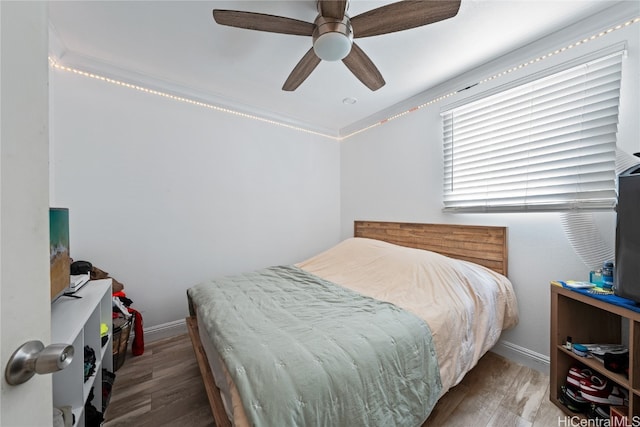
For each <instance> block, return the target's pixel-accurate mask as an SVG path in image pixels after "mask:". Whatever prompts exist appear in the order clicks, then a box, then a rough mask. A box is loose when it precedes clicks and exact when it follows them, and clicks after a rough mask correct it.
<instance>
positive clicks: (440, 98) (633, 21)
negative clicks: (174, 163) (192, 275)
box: [49, 17, 640, 141]
mask: <svg viewBox="0 0 640 427" xmlns="http://www.w3.org/2000/svg"><path fill="white" fill-rule="evenodd" d="M638 22H640V17H636V18H634V19H630V20H628V21H626V22H624V23H622V24H618V25H616V26H614V27H611V28H608V29H606V30H604V31H601V32H599V33H597V34H593V35H591V36H590V37H585V38H583V39H582V40H578V41H576V42H573V43H571V44H569V45H567V46H565V47H562V48H558V49H556V50H554V51H552V52H548V53H545V54H543V55H540V56H538V57H536V58H534V59H531V60H529V61H527V62H523V63H521V64H518V65H516V66H513V67H511V68H508V69H506V70H504V71H501V72H499V73H496V74H494V75H492V76H489V77H486V78H484V79H482V80H480V81H479V82H478V83H477V84H478V85H481V84H485V83H488V82H491V81H493V80H495V79H497V78H500V77H503V76H505V75H508V74H511V73H513V72H516V71H520V70H522V69H523V68H526V67H528V66H529V65H532V64H536V63H538V62H540V61H544V60H546V59H549V58H551V57H553V56H556V55H559V54H561V53H564V52H566V51H568V50H571V49H573V48H575V47H578V46H580V45H583V44H585V43H589V42H591V41H593V40H596V39H599V38H600V37H604V36H606V35H608V34H611V33H613V32H614V31H618V30H620V29H622V28H625V27H628V26H630V25H632V24H637V23H638ZM49 64H50V65H51V67H53V68H55V69H57V70H61V71H67V72H71V73H74V74H78V75H81V76H84V77H90V78H93V79H97V80H101V81H104V82H107V83H111V84H115V85H118V86H122V87H126V88H128V89H134V90H137V91H140V92H144V93H148V94H151V95H156V96H161V97H163V98H167V99H171V100H173V101H178V102H184V103H187V104H191V105H196V106H198V107H204V108H208V109H211V110H214V111H219V112H222V113H227V114H233V115H235V116H239V117H243V118H246V119H251V120H257V121H260V122H263V123H268V124H272V125H276V126H281V127H284V128H287V129H292V130H296V131H300V132H305V133H309V134H312V135H318V136H321V137H324V138H329V139H332V140H336V141H344V140H345V139H348V138H351V137H353V136H355V135H358V134H360V133H362V132H366V131H368V130H370V129H373V128H375V127H378V126H381V125H383V124H386V123H389V122H390V121H392V120H396V119H398V118H400V117H404V116H406V115H407V114H409V113H413V112H415V111H418V110H420V109H422V108H424V107H428V106H430V105H433V104H436V103H438V102H441V101H443V100H445V99H447V98H449V97H451V96H454V95H457V94H458V93H460V92H461V91H462V90H466V89H469V88H470V87H472V86H468V87H466V88H465V89H461V90H456V91H453V92H450V93H447V94H446V95H441V96H438V97H437V98H434V99H432V100H430V101H427V102H425V103H423V104H420V105H417V106H415V107H411V108H409V109H408V110H405V111H403V112H401V113H397V114H394V115H393V116H391V117H387V118H385V119H382V120H380V121H378V122H376V123H373V124H371V125H369V126H366V127H363V128H361V129H358V130H356V131H354V132H352V133H350V134H348V135H345V136H338V137H336V136H332V135H327V134H324V133H321V132H316V131H314V130H311V129H305V128H303V127H300V126H293V125H290V124H287V123H283V122H278V121H276V120H272V119H267V118H265V117H260V116H257V115H254V114H247V113H243V112H240V111H236V110H232V109H230V108H226V107H220V106H217V105H213V104H209V103H205V102H201V101H196V100H193V99H189V98H185V97H182V96H176V95H172V94H169V93H166V92H161V91H158V90H154V89H149V88H145V87H143V86H139V85H135V84H131V83H126V82H123V81H120V80H116V79H111V78H109V77H104V76H101V75H98V74H94V73H89V72H86V71H82V70H78V69H76V68H72V67H67V66H65V65H61V64H58V63H57V62H56V61H55V60H53V59H52V58H51V57H49ZM473 86H475V85H473Z"/></svg>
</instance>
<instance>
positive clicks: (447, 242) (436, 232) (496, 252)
mask: <svg viewBox="0 0 640 427" xmlns="http://www.w3.org/2000/svg"><path fill="white" fill-rule="evenodd" d="M353 235H354V236H355V237H366V238H371V239H377V240H383V241H385V242H389V243H393V244H396V245H400V246H407V247H411V248H418V249H426V250H430V251H433V252H438V253H441V254H443V255H446V256H448V257H451V258H457V259H462V260H465V261H471V262H474V263H476V264H480V265H483V266H485V267H487V268H490V269H492V270H494V271H496V272H498V273H500V274H503V275H505V276H506V275H507V229H506V227H495V226H475V225H451V224H417V223H404V222H380V221H355V222H354V233H353ZM189 313H190V316H189V317H187V319H186V322H187V328H188V330H189V335H190V336H191V343H192V344H193V349H194V352H195V355H196V359H197V361H198V366H199V367H200V373H201V374H202V380H203V381H204V386H205V390H206V392H207V397H208V398H209V404H210V405H211V412H212V413H213V418H214V420H215V423H216V426H217V427H231V421H229V419H228V418H227V413H226V411H225V409H224V404H223V403H222V397H221V396H220V390H219V389H218V387H217V386H216V383H215V381H214V379H213V374H212V373H211V368H210V367H209V363H208V361H207V355H206V354H205V352H204V348H203V347H202V343H201V342H200V335H199V334H198V319H197V318H196V314H195V313H196V310H195V307H193V306H192V305H191V301H190V302H189Z"/></svg>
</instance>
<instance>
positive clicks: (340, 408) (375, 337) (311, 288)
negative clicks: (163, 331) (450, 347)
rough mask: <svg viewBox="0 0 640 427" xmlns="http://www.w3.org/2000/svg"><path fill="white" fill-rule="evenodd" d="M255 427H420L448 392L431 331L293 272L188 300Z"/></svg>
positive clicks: (211, 287)
mask: <svg viewBox="0 0 640 427" xmlns="http://www.w3.org/2000/svg"><path fill="white" fill-rule="evenodd" d="M188 294H189V297H190V298H191V299H192V301H193V302H194V303H195V304H196V307H197V310H198V323H199V325H200V326H201V327H204V328H205V329H206V331H207V333H208V335H209V336H210V337H211V338H212V340H213V343H214V345H215V346H216V348H217V350H218V352H219V354H220V356H221V358H222V359H223V361H224V363H225V364H226V366H227V369H228V371H229V374H230V375H231V377H232V379H233V381H234V382H235V384H236V386H237V388H238V391H239V394H240V397H241V400H242V402H243V405H244V409H245V412H246V414H247V417H248V419H249V422H250V423H251V424H252V425H254V426H264V427H284V426H331V427H338V426H344V427H354V426H384V427H390V426H403V427H406V426H419V425H420V424H421V423H423V422H424V420H425V419H426V418H427V416H428V415H429V413H430V412H431V410H432V409H433V406H434V405H435V403H436V400H437V399H438V397H439V395H440V391H441V389H442V385H441V382H440V374H439V370H438V363H437V359H436V353H435V349H434V347H433V343H432V338H431V331H430V330H429V327H428V325H427V324H426V323H425V322H424V321H423V320H421V319H420V318H418V317H416V316H415V315H413V314H411V313H409V312H407V311H405V310H403V309H401V308H398V307H396V306H395V305H393V304H389V303H385V302H381V301H378V300H375V299H372V298H369V297H365V296H363V295H360V294H358V293H355V292H353V291H351V290H348V289H345V288H343V287H341V286H338V285H336V284H333V283H331V282H328V281H326V280H323V279H321V278H319V277H317V276H314V275H311V274H310V273H307V272H305V271H304V270H301V269H299V268H297V267H294V266H280V267H271V268H267V269H264V270H260V271H257V272H252V273H247V274H242V275H238V276H233V277H227V278H223V279H220V280H215V281H211V282H206V283H202V284H200V285H197V286H194V287H193V288H191V289H189V290H188Z"/></svg>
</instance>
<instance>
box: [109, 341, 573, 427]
mask: <svg viewBox="0 0 640 427" xmlns="http://www.w3.org/2000/svg"><path fill="white" fill-rule="evenodd" d="M559 417H563V415H562V413H561V412H560V410H559V409H558V408H557V407H555V406H554V405H553V404H551V402H549V377H548V376H546V375H543V374H541V373H539V372H538V371H535V370H532V369H529V368H526V367H524V366H521V365H518V364H515V363H512V362H510V361H508V360H506V359H504V358H502V357H500V356H498V355H496V354H494V353H487V354H486V355H485V356H484V357H483V358H482V359H481V360H480V362H479V363H478V365H477V366H476V367H475V368H474V369H473V370H472V371H471V372H469V373H468V374H467V375H466V376H465V378H464V379H463V381H462V382H461V383H460V384H458V385H457V386H456V387H454V388H453V389H451V390H449V392H448V393H447V394H446V395H445V396H443V398H442V399H440V401H439V402H438V404H437V405H436V407H435V409H434V410H433V412H432V413H431V416H430V417H429V419H428V420H427V422H426V423H425V424H424V427H447V426H450V427H485V426H495V427H502V426H505V427H507V426H509V427H510V426H518V427H521V426H522V427H527V426H535V427H554V426H558V425H561V424H560V423H559ZM106 420H107V422H106V423H105V424H104V425H105V427H116V426H127V427H129V426H136V427H144V426H179V427H199V426H214V422H213V417H212V416H211V411H210V409H209V403H208V401H207V397H206V393H205V390H204V385H203V384H202V380H201V379H200V371H199V370H198V366H197V364H196V360H195V356H194V353H193V350H192V348H191V341H190V339H189V336H188V335H186V334H185V335H180V336H178V337H174V338H169V339H167V340H163V341H156V342H153V343H150V344H147V346H146V348H145V353H144V354H143V355H142V356H138V357H133V356H130V357H128V358H127V360H126V362H125V364H124V366H123V367H122V368H120V369H119V370H118V371H117V372H116V381H115V385H114V388H113V394H112V397H111V402H110V404H109V407H108V408H107V411H106ZM565 424H566V423H565ZM563 425H564V424H563Z"/></svg>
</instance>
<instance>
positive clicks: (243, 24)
mask: <svg viewBox="0 0 640 427" xmlns="http://www.w3.org/2000/svg"><path fill="white" fill-rule="evenodd" d="M213 19H214V20H215V21H216V22H217V23H218V24H220V25H228V26H230V27H238V28H246V29H248V30H257V31H267V32H270V33H280V34H293V35H296V36H310V35H312V34H313V30H314V28H315V25H314V24H312V23H310V22H305V21H299V20H297V19H292V18H285V17H283V16H274V15H267V14H264V13H254V12H242V11H239V10H222V9H213Z"/></svg>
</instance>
